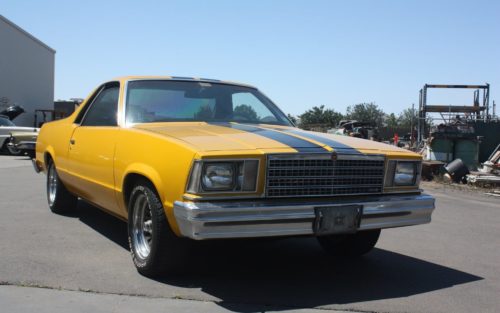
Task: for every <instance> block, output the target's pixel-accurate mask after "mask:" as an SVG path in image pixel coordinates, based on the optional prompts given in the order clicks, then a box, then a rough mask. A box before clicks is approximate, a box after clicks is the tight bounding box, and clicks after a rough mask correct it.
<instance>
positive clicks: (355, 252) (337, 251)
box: [317, 229, 380, 257]
mask: <svg viewBox="0 0 500 313" xmlns="http://www.w3.org/2000/svg"><path fill="white" fill-rule="evenodd" d="M379 237H380V229H374V230H365V231H360V232H357V233H355V234H345V235H344V234H343V235H329V236H319V237H317V238H318V242H319V244H320V245H321V247H323V249H324V250H325V251H326V252H327V253H328V254H330V255H333V256H339V257H358V256H362V255H364V254H366V253H368V252H370V251H371V250H372V249H373V247H375V245H376V244H377V241H378V238H379Z"/></svg>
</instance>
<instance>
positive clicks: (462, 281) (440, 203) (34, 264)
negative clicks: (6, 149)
mask: <svg viewBox="0 0 500 313" xmlns="http://www.w3.org/2000/svg"><path fill="white" fill-rule="evenodd" d="M426 187H428V189H427V190H426V192H428V193H430V194H432V195H434V196H435V197H436V199H437V208H436V210H435V212H434V214H433V221H432V222H431V223H430V224H427V225H419V226H412V227H405V228H397V229H390V230H384V231H382V235H381V238H380V240H379V243H378V244H377V248H376V249H374V251H373V252H371V253H370V254H368V255H367V256H366V257H364V258H361V259H359V260H355V261H346V260H338V259H334V258H331V257H329V256H327V255H325V253H324V252H323V251H322V250H321V248H320V247H319V246H318V244H317V243H316V241H315V240H314V238H295V239H279V240H229V241H207V242H196V243H195V244H194V246H193V248H194V250H195V252H194V253H193V255H192V258H191V259H190V260H189V261H187V262H186V263H185V266H184V268H183V269H182V272H181V273H179V274H177V275H175V276H169V277H164V278H160V279H156V280H155V279H149V278H146V277H143V276H141V275H139V274H138V273H137V272H136V270H135V268H134V266H133V263H132V261H131V258H130V255H129V251H128V244H127V228H126V224H125V223H124V222H122V221H120V220H118V219H116V218H114V217H111V216H109V215H107V214H105V213H103V212H101V211H100V210H98V209H96V208H94V207H92V206H90V205H88V204H86V203H84V202H80V203H79V206H78V210H77V211H76V212H75V213H74V214H72V215H69V216H62V215H55V214H52V213H50V211H49V209H48V206H47V202H46V197H45V175H43V174H35V172H34V171H33V169H32V167H31V163H30V162H29V160H28V159H27V158H21V157H9V156H0V195H1V199H0V213H1V217H0V251H1V254H0V308H1V309H0V310H1V311H3V310H6V312H33V311H38V312H64V310H68V308H71V311H74V312H89V311H91V310H95V312H109V311H122V312H132V311H134V312H136V311H138V309H137V310H133V309H134V308H144V309H146V311H149V312H165V311H168V312H263V311H265V312H268V311H276V312H288V311H290V312H310V311H311V312H314V311H324V310H345V311H359V312H498V311H500V297H499V296H498V295H500V200H499V199H498V198H492V197H488V196H485V195H482V194H479V193H473V192H463V191H457V190H455V189H453V188H449V187H444V186H439V185H435V184H431V185H427V184H424V188H426Z"/></svg>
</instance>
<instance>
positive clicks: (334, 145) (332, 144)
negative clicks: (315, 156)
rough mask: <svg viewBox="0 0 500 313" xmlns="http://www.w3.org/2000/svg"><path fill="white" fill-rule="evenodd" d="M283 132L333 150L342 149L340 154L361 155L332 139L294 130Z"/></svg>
mask: <svg viewBox="0 0 500 313" xmlns="http://www.w3.org/2000/svg"><path fill="white" fill-rule="evenodd" d="M284 131H285V132H290V133H292V134H296V135H299V136H302V137H305V138H309V139H312V140H316V141H318V142H321V143H323V144H325V145H327V146H329V147H331V148H333V149H334V150H340V149H342V153H343V154H362V153H361V152H359V151H358V150H356V149H354V148H353V147H350V146H348V145H346V144H343V143H341V142H338V141H336V140H333V139H329V138H325V137H322V136H318V135H315V134H312V133H310V132H306V131H301V130H295V129H286V130H284Z"/></svg>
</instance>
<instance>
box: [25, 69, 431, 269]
mask: <svg viewBox="0 0 500 313" xmlns="http://www.w3.org/2000/svg"><path fill="white" fill-rule="evenodd" d="M34 166H35V169H36V170H37V171H44V172H45V173H46V174H47V198H48V203H49V207H50V209H51V210H52V211H53V212H54V213H64V212H68V211H71V210H73V209H74V208H75V206H76V203H77V200H78V198H81V199H83V200H85V201H88V202H90V203H92V204H94V205H95V206H97V207H99V208H101V209H103V210H105V211H106V212H109V213H111V214H113V215H115V216H117V217H119V218H121V219H123V220H126V221H128V236H129V242H130V249H131V252H132V258H133V261H134V264H135V266H136V267H137V269H138V271H139V272H140V273H142V274H144V275H148V276H154V275H157V274H159V273H161V272H165V271H175V268H176V266H179V265H180V264H181V263H180V262H182V258H183V257H185V256H184V253H185V252H186V251H185V250H186V249H183V248H184V247H185V242H184V240H183V239H180V238H181V237H187V238H191V239H196V240H201V239H215V238H242V237H268V236H299V235H311V236H316V237H317V239H318V240H319V242H320V244H321V245H322V246H323V247H324V248H325V250H326V251H328V252H329V253H332V254H336V255H344V256H345V255H347V256H357V255H362V254H365V253H367V252H369V251H370V250H371V249H372V248H373V247H374V246H375V244H376V242H377V240H378V237H379V235H380V230H381V229H383V228H389V227H400V226H408V225H416V224H423V223H429V222H430V220H431V214H432V211H433V210H434V199H433V198H432V197H431V196H429V195H426V194H424V193H422V192H421V190H420V189H419V180H420V169H421V157H420V156H419V155H417V154H415V153H412V152H410V151H406V150H402V149H399V148H396V147H394V146H389V145H385V144H381V143H377V142H373V141H367V140H363V139H358V138H351V137H344V136H337V135H328V134H323V133H316V132H309V131H304V130H300V129H298V128H296V127H294V126H293V124H292V123H291V122H290V121H289V120H288V119H287V117H286V115H285V114H284V113H283V112H282V111H281V110H280V109H279V108H278V107H277V106H276V105H275V104H274V103H273V102H272V101H271V100H269V98H267V97H266V96H265V95H263V94H262V93H261V92H260V91H259V90H258V89H256V88H255V87H252V86H249V85H244V84H239V83H233V82H225V81H219V80H211V79H197V78H186V77H124V78H118V79H116V80H112V81H109V82H107V83H105V84H103V85H101V86H99V87H98V88H97V89H96V90H95V91H94V92H93V93H92V94H91V95H90V96H89V97H88V98H87V99H86V101H85V102H84V103H83V104H82V105H80V107H79V109H78V110H77V111H76V112H75V113H74V114H73V115H71V116H70V117H68V118H66V119H63V120H58V121H54V122H50V123H46V124H44V125H43V127H42V129H41V131H40V134H39V136H38V140H37V143H36V159H34Z"/></svg>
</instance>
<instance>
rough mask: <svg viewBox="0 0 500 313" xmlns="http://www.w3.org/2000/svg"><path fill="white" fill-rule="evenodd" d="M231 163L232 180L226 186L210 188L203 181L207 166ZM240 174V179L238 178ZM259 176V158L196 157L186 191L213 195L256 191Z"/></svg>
mask: <svg viewBox="0 0 500 313" xmlns="http://www.w3.org/2000/svg"><path fill="white" fill-rule="evenodd" d="M223 164H226V165H229V164H230V165H231V167H232V172H233V181H232V184H231V186H230V187H227V188H210V187H208V188H207V186H206V184H205V183H204V181H203V180H204V176H206V170H207V168H208V167H209V166H215V165H223ZM240 176H241V180H240ZM259 176H260V159H256V158H242V159H198V160H194V161H193V165H192V166H191V172H190V175H189V178H188V181H187V185H186V192H187V193H190V194H195V195H215V194H228V193H242V194H249V193H257V189H258V181H259Z"/></svg>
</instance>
